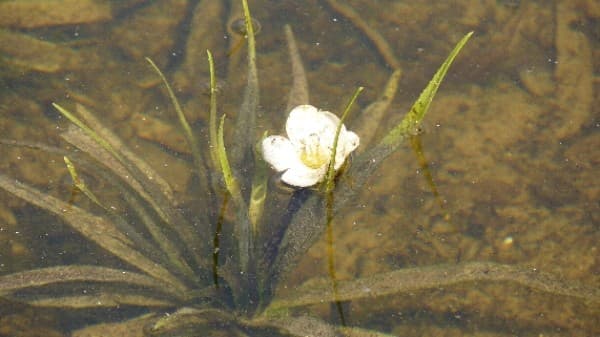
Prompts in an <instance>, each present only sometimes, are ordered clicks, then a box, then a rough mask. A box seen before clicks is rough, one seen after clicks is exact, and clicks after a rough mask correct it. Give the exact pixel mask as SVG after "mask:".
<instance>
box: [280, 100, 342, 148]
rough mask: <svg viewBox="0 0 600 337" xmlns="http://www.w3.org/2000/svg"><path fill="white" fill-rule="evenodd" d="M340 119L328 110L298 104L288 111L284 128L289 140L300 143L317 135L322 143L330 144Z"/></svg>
mask: <svg viewBox="0 0 600 337" xmlns="http://www.w3.org/2000/svg"><path fill="white" fill-rule="evenodd" d="M339 122H340V119H339V118H338V117H337V116H336V115H334V114H332V113H331V112H329V111H321V110H318V109H317V108H315V107H314V106H312V105H299V106H297V107H295V108H294V109H292V111H290V115H289V117H288V119H287V122H286V125H285V130H286V132H287V135H288V137H289V139H290V141H291V142H292V143H294V144H301V143H302V141H303V140H304V139H307V138H308V137H310V136H311V135H314V134H316V135H318V136H319V138H320V139H321V141H322V143H323V144H324V145H325V144H327V145H330V144H332V143H333V141H332V140H333V136H334V135H335V130H336V128H337V125H338V124H339Z"/></svg>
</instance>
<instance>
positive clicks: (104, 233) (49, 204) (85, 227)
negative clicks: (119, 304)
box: [0, 175, 188, 293]
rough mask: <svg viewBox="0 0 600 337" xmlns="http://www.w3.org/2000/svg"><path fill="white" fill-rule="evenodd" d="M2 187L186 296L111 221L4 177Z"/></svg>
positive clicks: (183, 288) (172, 278)
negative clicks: (53, 215) (60, 219)
mask: <svg viewBox="0 0 600 337" xmlns="http://www.w3.org/2000/svg"><path fill="white" fill-rule="evenodd" d="M0 188H3V189H5V190H6V191H8V192H10V193H12V194H14V195H15V196H17V197H19V198H21V199H23V200H25V201H27V202H29V203H31V204H33V205H36V206H38V207H40V208H43V209H45V210H47V211H49V212H52V213H54V214H56V215H57V216H59V217H61V218H62V219H63V220H64V221H65V222H66V223H67V224H69V225H70V226H71V227H72V228H73V229H75V230H77V231H78V232H79V233H81V234H82V235H83V236H84V237H86V238H87V239H88V240H90V241H93V242H95V243H97V244H98V245H99V246H100V247H102V248H104V249H106V250H108V251H109V252H111V253H112V254H114V255H115V256H117V257H118V258H120V259H122V260H123V261H125V262H127V263H129V264H131V265H132V266H134V267H136V268H139V269H140V270H142V271H144V272H146V273H148V275H151V276H153V277H155V278H156V279H158V280H161V281H162V282H164V283H166V284H169V285H170V286H171V287H172V289H173V291H174V292H175V293H185V292H186V291H187V290H188V288H187V287H186V286H185V285H183V284H182V283H181V282H180V281H179V280H178V279H177V278H176V277H175V276H173V274H171V273H170V272H169V271H168V270H166V269H165V268H164V267H162V266H161V265H158V264H156V263H155V262H154V261H152V260H150V259H148V258H147V257H145V256H144V255H142V254H141V253H140V252H138V251H137V250H135V249H133V248H131V245H132V242H131V241H130V240H129V238H128V237H127V235H125V234H124V233H122V232H121V231H119V230H118V229H117V228H116V227H115V225H114V224H112V223H111V222H109V221H106V220H105V219H103V218H101V217H98V216H95V215H92V214H90V213H88V212H86V211H84V210H82V209H80V208H78V207H77V206H74V205H70V204H68V203H66V202H64V201H62V200H60V199H57V198H55V197H52V196H50V195H46V194H44V193H42V192H41V191H39V190H37V189H35V188H33V187H31V186H28V185H25V184H22V183H20V182H18V181H16V180H14V179H10V178H8V177H6V176H4V175H0Z"/></svg>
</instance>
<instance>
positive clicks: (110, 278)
mask: <svg viewBox="0 0 600 337" xmlns="http://www.w3.org/2000/svg"><path fill="white" fill-rule="evenodd" d="M74 281H90V282H122V283H127V284H131V285H136V286H142V287H148V288H156V289H160V290H164V289H165V288H168V286H166V285H165V284H163V283H161V282H160V281H158V280H157V279H155V278H151V277H148V276H146V275H143V274H139V273H135V272H131V271H127V270H122V269H113V268H107V267H97V266H86V265H70V266H56V267H48V268H41V269H33V270H27V271H23V272H19V273H13V274H8V275H3V276H0V295H5V294H8V293H11V292H14V291H17V290H21V289H24V288H32V287H41V286H45V285H48V284H52V283H63V282H74Z"/></svg>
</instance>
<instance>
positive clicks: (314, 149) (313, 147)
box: [300, 134, 331, 169]
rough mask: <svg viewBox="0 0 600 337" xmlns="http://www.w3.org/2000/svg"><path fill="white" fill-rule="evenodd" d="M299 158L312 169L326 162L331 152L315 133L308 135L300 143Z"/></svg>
mask: <svg viewBox="0 0 600 337" xmlns="http://www.w3.org/2000/svg"><path fill="white" fill-rule="evenodd" d="M302 145H303V146H302V151H301V152H300V160H301V161H302V163H303V164H304V165H306V166H308V167H310V168H312V169H317V168H319V167H321V166H323V165H325V164H327V163H329V159H330V158H331V153H330V152H329V150H328V149H327V147H325V146H323V145H322V144H321V143H320V139H319V136H318V135H316V134H313V135H311V136H310V137H308V138H307V139H306V140H305V141H304V142H303V144H302Z"/></svg>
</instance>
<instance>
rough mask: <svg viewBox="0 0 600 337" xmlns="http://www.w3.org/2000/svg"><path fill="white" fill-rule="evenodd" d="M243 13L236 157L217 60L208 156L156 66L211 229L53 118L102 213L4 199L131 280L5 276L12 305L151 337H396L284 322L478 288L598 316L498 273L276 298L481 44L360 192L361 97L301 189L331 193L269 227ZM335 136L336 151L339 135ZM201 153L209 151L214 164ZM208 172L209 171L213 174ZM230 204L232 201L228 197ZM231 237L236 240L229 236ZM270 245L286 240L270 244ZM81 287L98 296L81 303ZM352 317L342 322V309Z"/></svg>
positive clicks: (298, 81)
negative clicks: (102, 255) (129, 321)
mask: <svg viewBox="0 0 600 337" xmlns="http://www.w3.org/2000/svg"><path fill="white" fill-rule="evenodd" d="M243 4H244V11H245V25H246V34H247V44H248V55H247V56H248V75H247V85H246V88H245V93H244V99H243V103H242V106H241V107H240V109H239V112H238V115H237V117H236V118H237V119H236V122H235V125H234V128H233V130H234V133H233V142H232V145H231V148H230V149H226V147H225V136H224V133H225V132H224V128H225V126H226V119H225V116H222V117H221V118H220V119H219V118H218V116H217V113H218V109H217V95H216V94H217V92H216V85H215V71H214V66H213V60H212V55H211V54H210V53H208V59H209V64H210V69H211V70H210V74H211V101H210V114H209V122H208V125H209V144H208V145H209V146H202V145H201V144H200V142H199V140H198V137H197V136H196V135H195V133H194V130H193V129H192V127H191V126H190V125H189V123H188V122H187V120H186V118H185V115H184V113H183V110H182V108H181V107H180V105H179V103H178V101H177V99H176V97H175V94H174V93H173V91H172V89H171V88H170V86H169V84H168V82H167V80H166V78H165V77H164V75H163V74H162V73H161V71H160V70H159V69H158V67H157V66H156V65H155V64H154V63H153V62H152V61H151V60H148V61H149V62H150V65H151V66H152V67H153V68H154V69H155V70H156V71H157V73H158V74H159V76H160V77H161V79H162V80H163V82H164V85H165V87H166V89H167V92H168V95H169V97H170V98H171V101H172V102H173V105H174V108H175V111H176V113H177V116H178V119H179V121H180V124H181V126H182V128H183V130H184V135H185V137H186V140H187V142H188V144H189V146H190V148H191V153H192V157H193V167H194V171H195V173H196V175H197V177H198V180H201V181H203V184H202V186H200V187H199V188H198V189H199V190H200V193H205V194H208V195H210V196H211V197H210V198H208V201H207V203H208V205H204V207H205V208H202V209H200V210H199V212H200V214H197V218H198V219H200V221H201V223H200V225H196V224H195V223H192V222H191V221H190V220H189V219H187V218H186V217H184V216H183V215H182V214H181V213H180V212H179V211H178V209H177V207H176V205H175V203H174V202H173V196H172V191H171V189H170V187H169V186H168V184H167V183H166V182H165V181H164V179H162V178H161V177H160V175H158V174H157V173H156V172H155V171H154V170H153V169H152V168H151V167H150V166H149V165H148V164H146V163H145V162H144V161H143V160H142V159H140V158H139V157H138V156H137V155H136V154H134V153H133V152H131V151H130V150H128V149H127V148H126V146H125V145H124V144H123V143H122V142H121V141H120V140H119V139H118V138H117V137H116V136H115V135H114V134H113V133H112V132H111V131H110V130H108V129H107V128H105V127H103V126H102V124H101V122H100V121H99V120H98V119H97V118H96V117H95V116H94V115H93V114H92V113H90V112H89V111H87V110H86V109H85V108H84V107H83V106H78V107H77V108H76V112H77V115H78V116H79V117H78V116H76V115H75V114H74V113H72V112H70V111H69V110H67V109H65V108H63V107H62V106H60V105H58V104H54V107H55V108H56V109H57V110H58V111H60V113H61V114H62V115H63V116H65V117H66V118H68V119H69V120H70V121H71V122H72V123H73V124H74V127H72V128H70V129H69V130H67V131H66V132H65V133H63V134H62V137H63V138H64V139H65V140H66V141H67V142H69V143H71V144H72V145H73V146H75V147H77V148H78V149H79V150H80V151H79V152H73V153H71V152H67V151H64V150H61V149H57V148H51V147H45V148H43V150H45V151H54V152H56V153H59V154H62V155H64V160H65V163H66V165H67V168H68V170H69V172H70V175H71V178H72V181H73V184H74V186H76V187H77V189H78V190H80V191H81V192H82V193H83V194H84V195H86V196H87V197H88V199H89V200H90V201H91V209H90V210H86V209H84V208H82V207H79V206H77V205H73V204H71V203H69V202H65V201H63V200H60V199H58V198H56V197H52V196H50V195H47V194H45V193H44V192H42V191H40V190H38V189H35V188H33V187H31V186H28V185H26V184H24V183H21V182H17V181H15V180H13V179H11V178H9V177H7V176H5V175H0V187H1V188H3V189H5V190H7V191H8V192H10V193H12V194H14V195H15V196H17V197H20V198H22V199H24V200H26V201H28V202H29V203H31V204H33V205H36V206H38V207H40V208H42V209H45V210H47V211H49V212H51V213H54V214H55V215H57V216H58V217H61V218H62V219H63V220H64V221H65V222H66V223H67V224H69V225H70V226H71V227H72V228H74V229H75V230H77V231H78V232H79V233H80V234H81V235H82V236H83V237H85V238H86V239H88V240H90V241H93V242H95V243H96V244H98V245H99V246H100V247H102V248H104V249H106V250H107V251H108V252H110V253H111V254H113V255H114V256H116V257H118V258H119V259H121V260H122V261H123V262H125V263H126V264H127V265H129V267H131V268H126V267H124V268H122V269H118V268H109V267H100V266H91V265H68V266H55V267H47V268H41V269H34V270H29V271H24V272H19V273H15V274H10V275H4V276H2V277H0V295H1V296H3V297H7V298H11V299H15V300H19V301H23V302H26V303H29V304H32V305H36V306H50V307H63V308H97V307H114V306H120V305H130V306H136V307H145V308H150V309H151V310H150V312H151V315H149V316H144V317H143V319H144V320H146V321H147V322H148V325H147V326H146V330H145V333H146V335H148V336H174V335H175V336H193V335H197V333H198V332H199V331H205V329H207V328H221V329H227V331H229V332H230V334H231V335H238V336H246V335H264V334H266V333H280V334H283V335H294V336H305V335H309V334H312V333H315V331H319V332H320V334H321V335H323V336H337V335H338V334H340V333H341V334H344V335H349V336H373V335H376V336H384V335H385V334H384V333H380V332H376V331H371V330H367V329H361V328H350V327H346V326H343V325H341V326H336V325H332V324H329V323H326V322H324V321H322V320H320V319H318V318H315V317H309V316H305V315H301V316H294V315H293V314H288V313H287V312H286V311H288V310H289V309H290V308H293V307H297V306H304V305H309V304H315V303H322V302H331V303H339V302H340V301H349V300H355V299H360V298H370V297H376V296H383V295H389V294H395V293H400V292H406V291H414V290H417V289H424V288H434V287H440V286H445V285H449V284H454V283H459V282H467V281H478V280H490V281H511V282H516V283H520V284H523V285H525V286H528V287H532V288H536V289H539V290H541V291H547V292H552V293H558V294H563V295H567V296H575V297H579V298H584V299H586V300H590V301H594V302H598V299H599V298H600V296H599V295H598V292H597V290H596V291H590V290H589V288H586V287H584V286H578V285H576V284H573V283H571V284H567V282H565V281H561V280H559V279H557V278H555V277H552V276H550V275H546V274H543V273H539V272H535V271H531V270H527V269H522V268H520V267H516V266H508V265H499V264H494V263H487V262H483V263H478V262H476V263H462V264H456V265H440V266H432V267H426V268H414V269H402V270H397V271H392V272H388V273H383V274H378V275H373V276H371V277H366V278H361V279H357V280H352V281H346V282H341V281H339V282H338V281H337V280H335V275H331V276H332V277H331V279H332V280H331V281H333V282H332V283H324V284H312V285H311V286H310V287H308V286H307V287H306V288H302V289H298V291H297V292H296V293H295V295H293V296H291V297H286V298H284V297H277V296H275V289H276V287H277V285H278V283H279V282H280V281H281V280H283V279H284V278H285V276H286V275H287V274H288V273H289V272H290V271H291V270H293V269H294V268H295V266H296V265H297V263H298V262H299V260H300V258H301V257H302V256H303V255H304V254H305V253H306V251H307V250H308V249H309V248H310V247H311V246H312V245H313V244H314V243H315V242H316V240H317V239H318V238H319V237H321V236H322V235H323V233H325V232H326V230H328V229H330V228H331V226H332V225H333V220H334V218H335V215H336V214H337V213H339V212H342V211H343V210H344V207H346V206H347V204H348V202H349V201H350V200H351V198H352V197H353V196H354V195H355V194H356V193H358V191H360V189H361V187H362V186H363V185H364V184H365V182H366V180H367V179H368V178H369V177H370V176H371V175H372V174H373V173H374V172H375V170H376V169H377V167H378V166H379V165H380V164H381V163H382V162H383V160H385V159H386V158H387V157H388V156H389V155H390V154H392V153H393V152H394V151H395V150H396V149H397V148H398V147H399V146H400V145H401V144H402V143H403V142H404V141H405V140H406V138H407V137H409V136H411V135H413V134H414V133H415V132H416V130H417V129H418V126H419V124H420V123H421V121H422V119H423V118H424V116H425V114H426V112H427V110H428V108H429V105H430V103H431V102H432V99H433V97H434V96H435V93H436V91H437V89H438V88H439V86H440V84H441V81H442V79H443V78H444V76H445V74H446V72H447V70H448V68H449V67H450V64H451V63H452V61H453V60H454V58H455V57H456V56H457V54H458V52H459V51H460V50H461V48H462V47H463V46H464V45H465V43H466V42H467V40H468V39H469V38H470V36H471V33H469V34H467V35H466V36H465V37H464V38H463V39H462V40H461V41H460V42H459V43H458V44H457V45H456V47H455V48H454V49H453V50H452V51H451V53H450V55H449V56H448V58H447V59H446V60H445V61H444V62H443V64H442V66H441V67H440V68H439V70H438V71H437V72H436V73H435V75H434V77H433V79H432V80H431V81H430V83H429V84H428V86H427V87H426V88H425V90H424V91H423V92H422V94H421V95H420V97H419V98H418V99H417V101H416V102H415V104H414V105H413V107H412V108H411V109H410V111H409V112H408V113H407V114H406V116H405V117H404V119H403V120H402V121H401V122H400V123H399V124H398V125H396V126H395V127H393V128H392V129H391V130H390V131H389V132H388V133H387V135H386V136H384V137H383V138H382V139H381V140H380V141H379V142H378V143H376V144H375V145H374V146H372V147H370V148H368V149H366V150H364V151H363V152H362V154H360V155H359V156H357V157H356V158H354V159H353V161H352V163H350V164H348V167H347V168H346V169H345V170H343V173H341V174H343V175H344V176H348V177H351V178H352V184H351V186H350V185H348V184H341V183H336V181H337V180H336V179H337V177H336V174H337V172H338V171H337V169H339V168H340V167H341V166H342V163H344V159H345V158H346V156H347V154H348V153H349V152H350V151H351V150H350V148H352V147H355V146H354V145H357V143H356V144H355V143H352V142H351V138H352V136H351V135H350V136H348V133H347V131H346V130H345V129H344V126H343V123H344V121H345V116H347V115H348V113H349V112H350V109H351V107H352V102H353V101H354V99H355V98H356V96H357V94H358V93H359V92H360V90H358V91H357V92H356V93H355V95H354V96H353V98H352V99H351V100H350V103H349V104H348V106H347V107H346V109H345V111H344V113H343V115H342V117H341V119H340V120H339V121H335V123H334V125H335V127H336V128H337V129H336V130H335V133H334V134H333V135H334V136H333V139H330V141H331V140H332V141H333V144H332V147H331V149H328V150H329V151H326V152H325V154H326V155H328V156H329V158H326V155H324V154H323V153H321V152H319V158H318V159H319V160H318V162H319V167H320V168H322V167H326V169H323V171H324V172H323V171H321V172H320V173H319V176H318V179H315V180H316V181H311V182H313V183H310V184H309V183H306V184H293V185H298V186H300V187H303V186H308V185H311V186H312V185H314V183H317V182H319V181H321V182H322V183H321V184H322V186H320V188H319V187H315V188H304V189H295V190H294V192H293V193H292V194H290V196H289V206H288V207H287V208H284V209H280V210H278V209H275V210H270V211H271V212H272V213H273V215H272V216H270V217H269V218H267V217H264V216H262V214H263V213H264V208H265V207H266V205H268V204H269V203H268V202H267V201H268V200H269V199H268V198H269V197H270V196H269V195H268V188H267V177H268V170H267V167H266V163H265V162H264V161H263V159H262V155H261V153H260V152H257V151H256V150H255V145H256V144H257V143H259V142H261V141H262V140H261V139H260V138H259V137H256V135H255V134H256V130H255V129H256V112H257V109H258V105H259V97H260V96H259V86H258V83H259V82H258V71H257V68H256V54H255V43H254V33H253V25H252V24H251V22H252V20H251V16H250V13H249V10H248V6H247V3H246V2H245V1H244V2H243ZM286 34H287V36H288V40H289V43H290V46H292V45H293V36H292V35H291V29H289V28H288V29H287V30H286ZM293 55H294V54H293ZM292 59H294V56H293V57H292ZM293 64H294V68H295V69H298V68H299V67H301V64H299V61H298V60H297V61H296V62H293ZM293 74H294V77H295V78H294V83H295V85H294V88H293V89H292V92H291V94H290V102H289V104H288V106H289V107H290V108H291V107H294V106H297V105H300V104H308V103H309V102H308V95H307V94H306V92H307V90H306V89H305V88H304V89H303V88H302V86H304V85H305V82H306V80H305V79H302V77H303V74H302V71H293ZM397 77H398V73H397V72H394V73H393V74H392V79H394V78H395V79H397ZM391 83H394V81H393V80H391ZM387 99H389V95H388V96H385V95H383V96H382V99H381V101H378V102H375V103H374V104H379V105H380V106H381V105H385V104H382V103H384V101H385V100H387ZM218 121H219V122H218ZM227 125H228V124H227ZM328 132H329V133H328V137H331V136H332V133H331V129H329V131H328ZM340 137H342V138H340ZM268 139H269V138H267V140H268ZM271 139H272V138H271ZM339 141H342V143H346V142H348V143H349V144H350V145H349V146H348V148H346V146H344V147H343V149H342V150H341V152H342V153H341V154H340V156H341V157H340V158H341V159H339V160H338V157H337V156H338V153H337V151H338V146H337V144H338V142H339ZM319 144H320V143H319ZM315 146H319V145H315ZM326 146H329V144H327V145H326ZM203 149H208V151H207V152H203ZM352 150H353V148H352ZM205 158H208V159H209V160H208V161H207V160H203V159H205ZM267 159H268V158H267ZM325 164H326V165H325ZM323 165H325V166H323ZM275 166H277V165H275ZM276 168H277V167H276ZM80 171H83V172H86V174H89V175H92V176H97V177H99V178H101V179H103V180H106V181H107V182H109V183H112V184H113V185H114V187H115V188H116V189H117V190H118V191H119V192H120V193H121V194H122V195H123V199H124V200H125V201H126V202H127V205H128V207H129V209H130V210H131V212H132V213H133V214H134V215H132V217H133V218H135V220H134V221H132V220H131V219H128V218H124V217H123V216H122V215H121V214H118V213H116V212H115V211H113V210H112V209H111V208H110V207H107V206H106V205H105V204H104V203H103V202H102V200H101V198H99V197H98V196H96V195H95V193H94V191H93V189H94V188H93V186H88V185H87V184H86V182H85V179H83V178H82V175H81V172H80ZM283 181H284V182H286V179H283ZM288 182H291V180H290V181H288ZM219 191H224V192H223V193H222V194H219ZM229 200H231V202H232V204H233V208H234V210H235V211H234V213H235V219H234V220H233V221H227V220H225V219H224V216H223V215H222V214H221V213H217V212H214V211H212V210H215V209H224V208H226V207H228V206H229V204H228V202H229ZM227 226H231V227H232V228H224V227H227ZM266 228H269V230H268V231H267V230H266ZM225 231H231V232H232V233H234V239H232V240H231V242H228V243H225V242H222V240H221V237H222V235H221V234H222V233H223V232H225ZM266 233H269V234H271V233H275V234H274V235H272V236H269V235H266ZM223 260H224V261H223ZM80 287H85V288H86V289H89V290H90V291H87V292H85V293H81V292H77V291H73V290H74V289H75V290H77V289H80ZM49 290H52V291H49ZM367 290H368V291H367ZM165 312H166V313H168V315H164V313H165ZM340 316H342V317H343V311H342V310H341V309H340Z"/></svg>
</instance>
